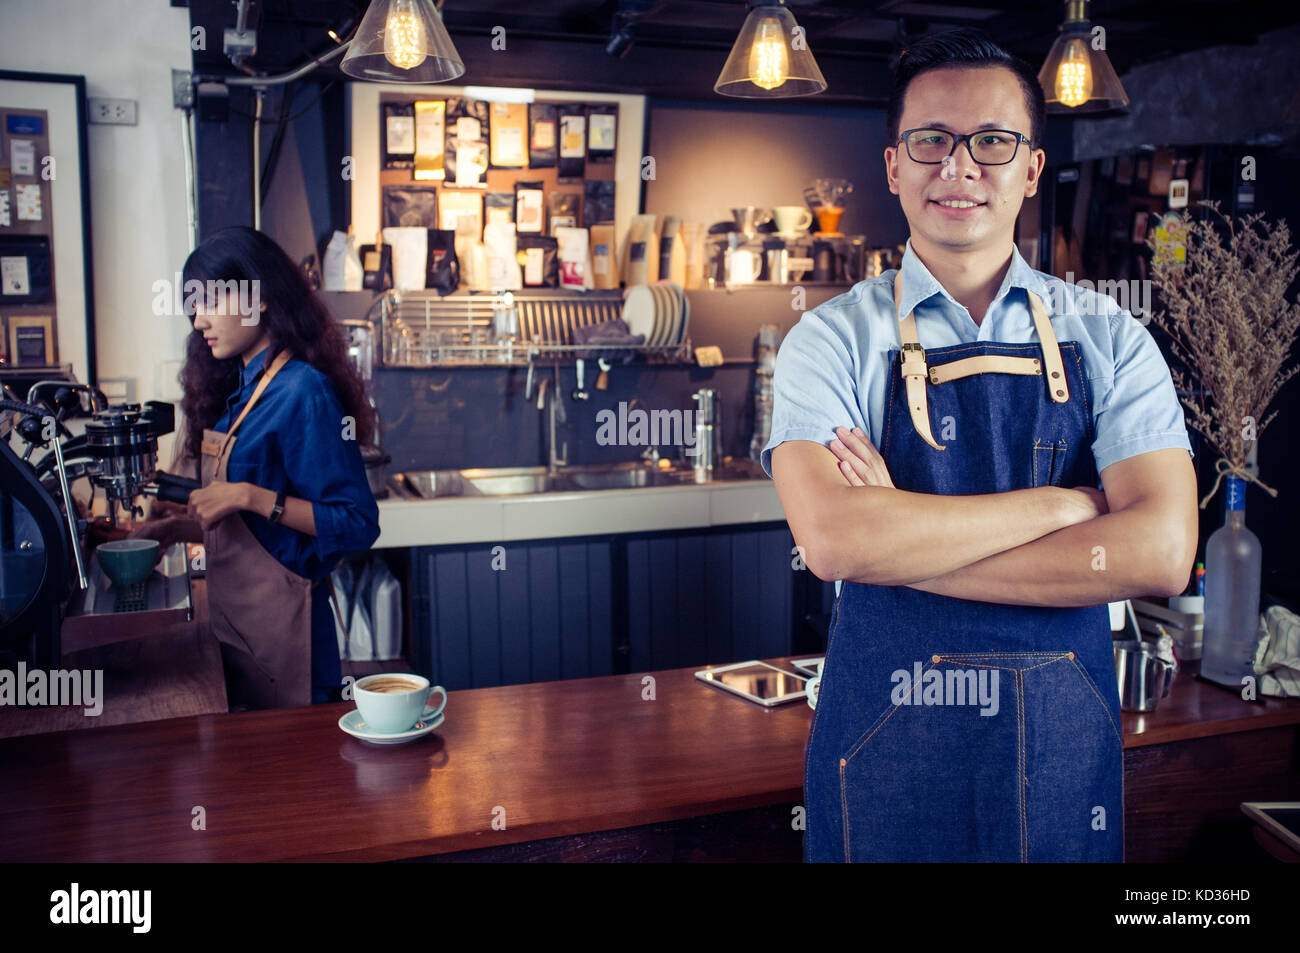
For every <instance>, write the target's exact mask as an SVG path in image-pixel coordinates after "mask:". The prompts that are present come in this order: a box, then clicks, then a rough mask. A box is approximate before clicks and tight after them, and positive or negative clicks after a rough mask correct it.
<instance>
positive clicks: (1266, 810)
mask: <svg viewBox="0 0 1300 953" xmlns="http://www.w3.org/2000/svg"><path fill="white" fill-rule="evenodd" d="M1241 810H1242V813H1244V814H1245V815H1246V816H1247V817H1249V818H1250V819H1251V820H1253V821H1254V822H1255V823H1256V824H1258V825H1259V826H1260V827H1262V828H1264V830H1266V831H1268V832H1269V833H1270V834H1272V835H1273V836H1274V837H1276V838H1277V839H1278V840H1280V841H1281V842H1282V843H1283V844H1286V846H1288V847H1290V848H1291V849H1292V850H1294V851H1296V852H1300V801H1292V802H1289V803H1285V802H1284V803H1267V802H1261V801H1247V802H1246V803H1244V804H1242V805H1241Z"/></svg>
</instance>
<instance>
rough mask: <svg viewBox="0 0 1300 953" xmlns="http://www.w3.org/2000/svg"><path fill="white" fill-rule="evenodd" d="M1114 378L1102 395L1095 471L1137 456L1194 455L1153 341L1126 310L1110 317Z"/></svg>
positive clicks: (1179, 406) (1097, 419) (1165, 366)
mask: <svg viewBox="0 0 1300 953" xmlns="http://www.w3.org/2000/svg"><path fill="white" fill-rule="evenodd" d="M1110 333H1111V341H1112V342H1113V346H1114V359H1115V365H1114V378H1113V380H1112V381H1111V386H1110V388H1109V389H1108V390H1106V391H1105V393H1104V395H1101V396H1100V399H1099V405H1100V406H1099V407H1098V410H1097V413H1096V416H1095V422H1096V438H1095V439H1094V441H1093V444H1092V453H1093V457H1094V458H1095V459H1096V463H1097V472H1098V473H1100V472H1101V471H1102V470H1104V469H1106V467H1108V466H1110V465H1111V464H1112V463H1118V462H1119V461H1121V460H1126V459H1128V458H1129V457H1133V456H1137V455H1138V454H1139V453H1149V452H1150V451H1152V450H1165V449H1169V448H1172V447H1178V448H1181V449H1183V450H1186V451H1187V452H1188V453H1189V454H1190V453H1191V452H1192V446H1191V441H1190V440H1189V439H1188V437H1187V425H1186V423H1185V422H1184V418H1183V407H1182V404H1181V403H1180V402H1179V400H1178V394H1177V392H1176V391H1175V390H1174V382H1173V379H1172V378H1171V377H1170V375H1169V365H1168V364H1166V363H1165V359H1164V356H1163V355H1162V354H1161V353H1160V348H1159V347H1157V346H1156V342H1155V339H1154V338H1153V337H1152V336H1151V332H1150V331H1148V330H1147V329H1146V328H1145V327H1143V325H1142V324H1141V323H1140V322H1139V321H1138V320H1137V319H1135V318H1134V317H1133V315H1132V314H1130V313H1129V312H1127V311H1123V310H1121V311H1117V312H1115V313H1113V314H1112V315H1111V316H1110Z"/></svg>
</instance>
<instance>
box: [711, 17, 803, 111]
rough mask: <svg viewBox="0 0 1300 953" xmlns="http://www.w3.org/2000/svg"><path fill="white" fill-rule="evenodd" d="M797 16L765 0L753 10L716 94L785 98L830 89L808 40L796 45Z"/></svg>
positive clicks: (754, 97)
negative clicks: (827, 87)
mask: <svg viewBox="0 0 1300 953" xmlns="http://www.w3.org/2000/svg"><path fill="white" fill-rule="evenodd" d="M796 26H798V24H797V23H795V20H794V14H792V13H791V12H790V11H789V10H787V9H786V8H785V7H784V6H782V5H781V4H779V3H764V4H760V5H759V6H756V7H754V9H752V10H750V11H749V16H747V17H746V18H745V25H744V26H742V27H741V28H740V35H739V36H738V37H736V42H735V45H734V46H732V48H731V55H730V56H728V57H727V62H726V64H725V65H724V66H723V67H722V73H721V75H719V76H718V81H717V82H716V83H714V84H713V89H714V91H715V92H718V93H721V94H722V95H724V96H739V97H742V98H745V99H785V98H789V97H793V96H812V95H815V94H816V93H820V92H822V91H823V90H825V89H826V79H825V77H823V76H822V71H821V70H820V69H818V68H817V61H816V60H815V59H813V55H812V52H811V51H810V50H809V49H808V45H807V42H806V40H804V39H803V38H802V36H801V38H800V42H799V43H798V44H797V46H796V44H795V37H794V29H795V27H796Z"/></svg>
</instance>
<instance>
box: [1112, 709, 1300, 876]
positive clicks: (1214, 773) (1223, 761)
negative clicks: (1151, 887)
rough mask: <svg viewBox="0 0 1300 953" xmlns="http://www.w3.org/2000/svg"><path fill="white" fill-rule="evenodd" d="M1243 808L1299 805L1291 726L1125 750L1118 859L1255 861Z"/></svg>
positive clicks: (1298, 751)
mask: <svg viewBox="0 0 1300 953" xmlns="http://www.w3.org/2000/svg"><path fill="white" fill-rule="evenodd" d="M1199 684H1201V685H1202V687H1203V688H1205V689H1208V688H1209V686H1205V685H1204V683H1199ZM1156 711H1157V713H1158V712H1159V711H1160V710H1159V709H1157V710H1156ZM1291 713H1292V715H1294V713H1295V709H1294V708H1293V709H1292V712H1291ZM1208 728H1209V726H1207V730H1208ZM1244 801H1300V731H1298V730H1297V728H1296V727H1295V725H1294V724H1292V725H1288V726H1285V727H1279V728H1264V729H1262V730H1259V731H1238V732H1233V733H1231V734H1223V735H1213V736H1210V737H1199V738H1194V739H1190V740H1186V741H1176V742H1172V743H1169V744H1156V745H1145V746H1142V747H1131V748H1129V749H1128V750H1126V751H1125V752H1124V859H1125V861H1127V862H1130V863H1134V862H1137V863H1141V862H1148V861H1160V862H1170V861H1188V860H1197V861H1219V862H1229V863H1231V862H1234V861H1257V860H1259V859H1261V858H1260V854H1261V853H1262V851H1261V848H1259V847H1258V846H1257V845H1256V844H1255V842H1254V839H1253V837H1252V835H1251V827H1252V824H1251V821H1250V820H1249V819H1248V818H1247V817H1246V816H1245V815H1244V814H1242V812H1241V804H1242V802H1244Z"/></svg>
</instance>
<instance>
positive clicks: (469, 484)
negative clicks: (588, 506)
mask: <svg viewBox="0 0 1300 953" xmlns="http://www.w3.org/2000/svg"><path fill="white" fill-rule="evenodd" d="M465 485H466V490H465V492H464V493H463V494H462V495H463V496H479V495H481V496H514V495H517V494H520V493H555V492H557V491H559V490H570V489H573V487H572V486H571V485H569V484H568V483H566V482H565V480H564V478H563V477H552V476H548V475H547V474H546V473H520V474H513V475H505V476H484V477H476V478H471V477H465Z"/></svg>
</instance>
